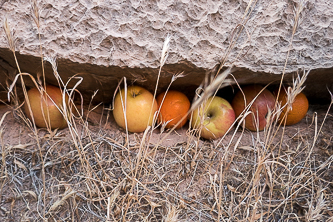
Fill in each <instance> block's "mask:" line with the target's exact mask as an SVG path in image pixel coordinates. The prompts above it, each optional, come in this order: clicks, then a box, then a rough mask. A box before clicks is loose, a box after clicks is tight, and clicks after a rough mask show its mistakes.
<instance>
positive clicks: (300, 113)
mask: <svg viewBox="0 0 333 222" xmlns="http://www.w3.org/2000/svg"><path fill="white" fill-rule="evenodd" d="M276 94H277V93H276ZM287 99H288V96H287V93H286V91H285V90H284V89H282V90H281V91H280V94H279V97H278V101H279V102H281V107H283V106H285V105H286V103H287ZM287 109H288V105H286V106H285V107H284V108H283V110H282V112H281V115H280V117H279V121H280V122H281V121H282V122H283V123H284V121H286V125H287V126H290V125H294V124H296V123H298V122H300V121H301V120H302V119H303V118H304V117H305V116H306V113H307V112H308V109H309V101H308V99H307V98H306V96H305V95H304V93H302V92H301V93H299V94H298V95H297V96H296V97H295V99H294V102H293V103H292V105H291V109H289V111H288V113H287ZM286 113H287V114H286ZM285 115H286V117H284V116H285ZM283 118H286V120H283Z"/></svg>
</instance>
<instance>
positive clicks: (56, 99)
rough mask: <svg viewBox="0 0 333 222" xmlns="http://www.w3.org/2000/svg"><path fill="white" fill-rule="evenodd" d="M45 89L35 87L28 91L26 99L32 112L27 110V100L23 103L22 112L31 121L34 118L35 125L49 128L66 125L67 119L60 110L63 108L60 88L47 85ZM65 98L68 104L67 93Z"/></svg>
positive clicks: (60, 127)
mask: <svg viewBox="0 0 333 222" xmlns="http://www.w3.org/2000/svg"><path fill="white" fill-rule="evenodd" d="M45 91H46V93H45ZM45 91H44V92H40V91H39V90H38V89H37V88H32V89H30V90H29V91H28V98H27V99H28V100H29V103H30V107H31V111H32V113H31V112H30V110H29V106H28V101H25V103H24V105H23V111H24V113H25V114H26V116H27V117H28V118H29V119H30V120H31V121H32V119H34V121H35V124H36V126H37V127H41V128H47V127H48V126H49V127H50V128H51V129H57V128H59V129H63V128H65V127H67V121H66V120H65V118H64V116H63V114H62V113H61V112H60V110H63V97H62V92H61V90H60V88H58V87H55V86H51V85H47V86H46V87H45ZM65 100H66V104H68V96H67V95H66V97H65ZM59 109H60V110H59ZM31 114H32V115H31Z"/></svg>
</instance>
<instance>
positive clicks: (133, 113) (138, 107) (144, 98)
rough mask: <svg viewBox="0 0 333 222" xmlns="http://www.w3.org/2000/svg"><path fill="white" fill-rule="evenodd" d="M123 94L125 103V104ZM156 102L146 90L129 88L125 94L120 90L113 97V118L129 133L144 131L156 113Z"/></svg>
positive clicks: (138, 87)
mask: <svg viewBox="0 0 333 222" xmlns="http://www.w3.org/2000/svg"><path fill="white" fill-rule="evenodd" d="M125 93H126V94H127V101H126V103H125ZM157 108H158V107H157V102H156V100H155V98H154V96H153V94H151V93H150V92H149V91H148V90H146V89H144V88H142V87H140V86H130V87H128V88H127V91H126V92H125V90H124V89H122V90H121V91H120V92H118V94H117V95H116V97H115V100H114V109H113V116H114V119H115V120H116V123H117V124H118V125H119V126H120V127H122V128H123V129H126V122H125V112H124V111H125V109H126V121H127V129H128V131H129V132H133V133H139V132H143V131H145V129H146V128H147V126H151V125H152V123H153V117H154V113H155V112H156V111H157Z"/></svg>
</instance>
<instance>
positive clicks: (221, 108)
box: [191, 96, 235, 139]
mask: <svg viewBox="0 0 333 222" xmlns="http://www.w3.org/2000/svg"><path fill="white" fill-rule="evenodd" d="M234 121H235V112H234V110H233V108H232V106H231V105H230V103H229V102H228V101H227V100H225V99H223V98H221V97H218V96H215V97H211V98H209V99H208V100H207V101H206V102H204V103H203V104H202V106H200V107H198V108H197V109H196V110H194V111H193V113H192V121H191V126H192V127H193V128H194V129H199V131H200V128H201V132H200V136H201V137H202V138H205V139H217V138H220V137H222V136H223V135H225V134H226V132H227V131H228V130H229V128H230V127H231V126H232V124H233V123H234Z"/></svg>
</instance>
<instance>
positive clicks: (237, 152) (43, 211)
mask: <svg viewBox="0 0 333 222" xmlns="http://www.w3.org/2000/svg"><path fill="white" fill-rule="evenodd" d="M301 3H302V4H304V2H301ZM255 4H256V1H250V2H249V7H248V8H247V10H246V12H245V13H244V18H243V20H242V24H240V25H239V26H238V27H237V28H236V29H235V32H234V33H233V38H232V39H233V41H236V40H237V38H238V37H239V35H241V32H242V31H244V27H246V21H247V19H248V16H249V15H250V13H251V11H252V9H253V7H254V6H255ZM301 6H302V7H303V5H300V6H299V8H297V10H296V15H295V23H294V24H295V26H294V29H293V33H292V37H291V43H292V38H293V36H294V33H295V30H296V28H297V24H298V19H299V16H300V13H301V9H302V7H301ZM33 15H34V16H33V19H34V21H35V23H36V25H37V27H38V28H39V26H40V24H39V23H40V21H39V11H38V7H37V4H36V2H35V1H33ZM5 31H6V36H7V40H8V43H9V47H10V49H11V50H12V52H13V55H14V58H15V60H16V57H15V40H14V36H13V33H12V32H11V31H10V27H9V25H8V23H7V22H5ZM169 40H170V39H169V37H168V38H167V39H166V42H165V44H164V47H163V50H162V55H161V66H160V72H161V69H162V67H163V65H164V63H165V61H166V59H167V53H168V43H169ZM249 40H250V38H249V39H248V40H247V41H249ZM233 44H234V42H232V43H231V46H230V49H228V51H227V52H226V55H225V56H224V57H223V59H222V61H221V65H220V66H219V67H218V70H217V71H216V72H215V73H213V74H211V75H207V78H206V80H205V82H204V83H202V84H201V86H200V87H199V88H198V90H197V96H196V98H195V99H194V101H193V104H192V107H191V110H194V109H195V108H197V107H199V106H200V105H201V104H202V103H203V101H205V100H206V99H207V98H209V97H210V96H214V95H215V94H216V92H217V90H218V89H219V88H221V87H224V86H226V85H228V84H231V81H230V80H229V79H227V77H228V76H229V74H230V73H232V71H233V69H232V64H231V65H230V66H229V67H230V68H229V69H226V70H225V71H224V72H223V73H221V70H222V68H224V67H225V61H226V58H227V57H228V54H229V53H230V50H232V48H233ZM40 53H41V58H43V52H42V50H41V52H40ZM236 59H237V58H236ZM47 61H48V62H50V63H51V65H52V67H53V71H54V76H55V77H56V78H57V80H58V83H59V86H60V87H61V88H62V89H63V94H64V95H65V94H68V95H69V97H70V98H71V99H72V100H73V95H74V94H73V92H74V91H77V90H76V87H77V85H76V86H75V87H74V88H72V89H69V88H68V87H67V85H68V83H64V82H63V81H62V80H61V78H60V76H59V74H58V73H57V67H56V62H55V60H54V59H50V58H47ZM287 61H288V58H286V64H285V66H287ZM16 63H17V68H18V70H19V74H18V75H17V76H16V77H15V79H11V80H10V81H11V82H10V84H8V95H9V98H11V103H10V104H7V105H8V106H7V109H5V108H4V109H5V110H8V107H11V110H9V111H8V112H2V116H1V119H0V145H1V157H2V158H1V167H0V170H1V172H0V198H1V199H0V202H1V204H0V218H2V220H3V221H168V222H171V221H333V214H332V209H333V201H332V200H333V186H332V179H331V178H332V176H333V171H332V163H333V158H332V157H333V149H332V147H333V146H332V138H333V134H332V123H333V116H332V114H331V112H330V109H331V105H332V103H333V98H332V103H331V104H330V105H329V106H328V107H327V109H326V112H325V111H323V110H322V109H320V110H318V112H313V114H311V113H309V115H308V116H307V119H305V120H303V121H302V123H301V124H300V125H298V126H299V127H298V126H296V127H283V126H281V125H280V124H278V123H277V122H276V119H277V118H276V117H277V116H279V115H280V112H281V108H283V107H279V104H277V106H276V109H274V110H272V111H271V113H270V119H271V121H270V125H269V126H268V127H267V128H266V129H265V131H264V132H260V133H259V132H258V133H251V132H247V131H245V130H244V129H242V127H241V126H242V119H244V117H245V116H246V115H249V112H244V113H243V115H242V116H241V117H240V118H239V119H238V120H239V121H238V122H236V123H235V126H234V128H233V129H231V130H230V132H229V134H228V135H226V136H225V137H223V138H222V139H220V140H217V141H203V140H201V139H200V138H198V136H197V133H196V131H195V130H193V129H188V130H187V131H186V132H183V134H182V136H183V137H185V138H186V142H183V143H177V141H174V143H173V145H164V144H165V143H164V142H165V141H166V140H167V139H168V138H170V137H171V138H174V137H172V136H174V135H177V132H175V131H174V129H172V130H169V131H167V132H163V130H161V131H160V132H159V131H158V130H156V129H157V126H154V127H148V128H147V130H146V131H145V132H144V133H142V134H129V133H128V132H127V130H126V131H125V132H122V131H119V130H112V125H113V124H114V122H112V118H111V117H110V110H111V109H108V108H106V107H104V105H103V104H99V105H97V106H93V105H92V103H89V105H88V106H87V107H86V108H85V109H83V107H82V109H81V110H77V112H76V113H78V114H77V115H76V116H74V115H73V113H67V112H68V109H66V108H65V109H63V110H62V112H63V115H64V116H65V118H66V120H67V122H68V125H69V127H68V128H67V129H64V130H59V131H58V130H51V129H50V128H48V129H45V130H43V129H38V128H36V126H35V124H34V123H33V122H30V121H29V120H28V119H27V118H26V117H25V115H24V114H23V112H22V110H21V108H20V107H21V105H22V102H23V101H24V98H23V100H22V98H20V97H19V96H18V92H17V91H22V92H23V95H24V96H25V98H26V87H25V83H24V80H23V78H22V76H23V75H28V76H30V77H31V79H32V80H33V81H34V83H35V85H36V86H37V87H38V88H39V89H40V91H41V92H42V91H43V88H44V86H45V84H46V83H45V77H44V74H42V76H43V78H42V80H39V79H34V78H33V77H32V76H31V75H30V74H26V73H21V71H20V69H19V64H18V62H17V61H16ZM160 72H159V73H160ZM308 73H309V72H304V73H303V75H302V76H300V75H298V76H297V78H296V79H295V81H294V85H293V86H292V87H291V88H289V89H288V95H289V99H288V101H289V105H290V103H291V102H292V101H293V98H294V96H295V95H296V94H297V93H298V92H300V91H301V90H302V89H303V84H304V81H305V79H306V76H307V75H308ZM159 75H160V74H159ZM179 77H182V74H179V75H176V76H175V77H174V78H173V80H172V82H173V81H176V79H177V78H179ZM74 78H75V77H74ZM19 80H20V81H21V82H20V83H21V86H20V87H17V86H16V85H17V84H16V83H17V81H19ZM123 82H124V87H126V86H127V85H126V79H124V81H123ZM172 82H171V83H170V84H172ZM282 82H283V77H282V79H281V83H282ZM79 83H80V81H78V83H77V84H79ZM119 87H120V84H119ZM157 87H158V80H157V83H156V90H157ZM156 90H155V94H156ZM77 92H78V91H77ZM78 93H79V92H78ZM66 105H67V104H64V106H65V107H66ZM70 105H71V104H70ZM287 105H288V104H287ZM100 107H101V108H100ZM124 108H125V107H124ZM98 109H100V110H102V112H101V113H98V114H99V115H98V118H99V119H98V120H97V121H94V123H92V121H91V118H90V116H92V115H95V116H96V112H95V111H96V110H98ZM156 116H157V115H155V117H156ZM12 126H14V128H15V127H16V128H20V129H21V131H16V132H17V134H18V135H17V136H18V137H19V139H18V140H16V141H17V143H14V144H13V143H12V142H10V138H9V135H8V133H7V130H8V129H10V128H11V127H12ZM110 127H111V129H110ZM179 133H182V132H179ZM156 134H159V135H158V136H159V139H158V140H157V141H154V136H155V137H156ZM15 136H16V135H15Z"/></svg>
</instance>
